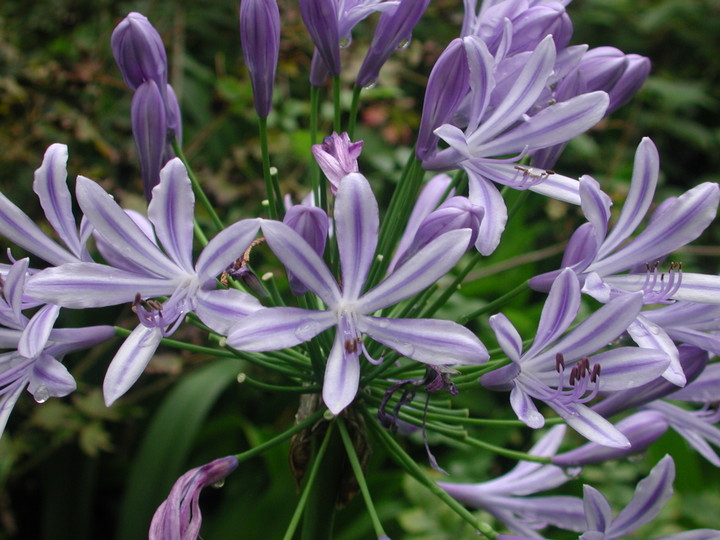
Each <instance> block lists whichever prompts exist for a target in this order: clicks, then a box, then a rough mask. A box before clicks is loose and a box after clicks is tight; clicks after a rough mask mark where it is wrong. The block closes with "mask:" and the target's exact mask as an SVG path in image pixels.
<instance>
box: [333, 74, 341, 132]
mask: <svg viewBox="0 0 720 540" xmlns="http://www.w3.org/2000/svg"><path fill="white" fill-rule="evenodd" d="M333 110H334V112H335V114H334V117H333V129H334V130H335V131H336V132H337V133H338V134H339V133H340V131H341V130H342V124H341V120H340V113H341V107H340V76H339V75H338V76H337V77H333Z"/></svg>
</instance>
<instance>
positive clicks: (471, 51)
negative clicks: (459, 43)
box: [446, 36, 495, 133]
mask: <svg viewBox="0 0 720 540" xmlns="http://www.w3.org/2000/svg"><path fill="white" fill-rule="evenodd" d="M463 46H464V47H465V53H466V54H467V60H468V68H469V70H470V78H469V83H470V96H469V97H470V112H469V115H468V117H469V119H470V122H469V124H468V127H467V132H468V133H472V132H473V131H475V130H476V129H477V127H478V125H479V124H480V121H481V120H482V118H483V116H484V114H485V109H486V108H487V106H488V103H489V102H490V96H491V95H492V91H493V89H494V88H495V77H494V76H493V72H494V71H495V59H494V58H493V57H492V55H491V54H490V51H489V50H488V48H487V45H485V42H484V41H483V40H482V39H480V38H478V37H476V36H467V37H465V38H463ZM446 83H447V81H446Z"/></svg>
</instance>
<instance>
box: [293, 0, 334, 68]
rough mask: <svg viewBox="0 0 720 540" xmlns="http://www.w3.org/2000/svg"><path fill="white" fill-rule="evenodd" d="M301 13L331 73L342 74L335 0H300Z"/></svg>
mask: <svg viewBox="0 0 720 540" xmlns="http://www.w3.org/2000/svg"><path fill="white" fill-rule="evenodd" d="M298 4H299V5H300V15H301V16H302V19H303V22H304V23H305V26H306V27H307V29H308V32H309V33H310V39H312V41H313V43H314V44H315V47H317V51H318V54H319V55H320V58H321V59H322V61H323V62H325V67H326V68H327V70H328V71H329V72H330V74H331V75H333V76H337V75H340V36H339V33H338V15H337V6H336V5H335V4H336V2H335V0H298Z"/></svg>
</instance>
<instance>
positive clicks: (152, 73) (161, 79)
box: [110, 12, 167, 90]
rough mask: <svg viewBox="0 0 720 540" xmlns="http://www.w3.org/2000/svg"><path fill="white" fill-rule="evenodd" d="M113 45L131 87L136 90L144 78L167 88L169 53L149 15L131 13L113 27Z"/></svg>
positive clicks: (121, 68) (111, 39)
mask: <svg viewBox="0 0 720 540" xmlns="http://www.w3.org/2000/svg"><path fill="white" fill-rule="evenodd" d="M110 46H111V47H112V51H113V56H114V57H115V61H116V62H117V64H118V66H119V67H120V71H121V72H122V76H123V79H125V84H127V85H128V86H129V87H130V88H131V89H133V90H137V89H138V87H140V85H142V84H143V83H144V82H145V81H155V84H156V85H157V87H158V88H160V89H162V90H164V89H165V85H166V84H167V55H166V54H165V47H164V45H163V42H162V39H161V38H160V34H158V31H157V30H155V28H154V27H153V25H152V24H150V21H148V19H147V17H145V16H144V15H142V14H140V13H136V12H133V13H130V14H129V15H128V16H127V17H125V18H124V19H123V20H122V21H121V22H120V24H118V25H117V26H116V27H115V30H113V33H112V37H111V38H110Z"/></svg>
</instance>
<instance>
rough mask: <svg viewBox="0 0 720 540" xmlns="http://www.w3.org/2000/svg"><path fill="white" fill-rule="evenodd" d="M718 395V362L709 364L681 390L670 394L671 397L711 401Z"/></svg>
mask: <svg viewBox="0 0 720 540" xmlns="http://www.w3.org/2000/svg"><path fill="white" fill-rule="evenodd" d="M718 396H720V364H710V365H709V366H706V367H705V369H704V370H703V372H702V373H701V374H700V375H699V376H698V378H697V379H695V380H694V381H693V382H691V383H690V384H689V385H688V386H686V387H685V388H683V389H682V390H678V391H677V392H675V393H673V394H672V395H671V399H679V400H681V401H694V402H699V403H711V402H713V401H717V399H718Z"/></svg>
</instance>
